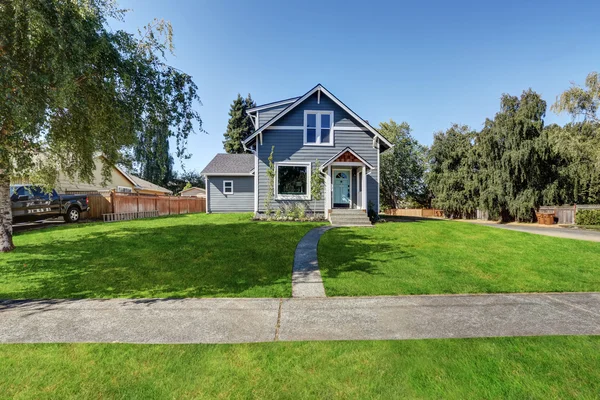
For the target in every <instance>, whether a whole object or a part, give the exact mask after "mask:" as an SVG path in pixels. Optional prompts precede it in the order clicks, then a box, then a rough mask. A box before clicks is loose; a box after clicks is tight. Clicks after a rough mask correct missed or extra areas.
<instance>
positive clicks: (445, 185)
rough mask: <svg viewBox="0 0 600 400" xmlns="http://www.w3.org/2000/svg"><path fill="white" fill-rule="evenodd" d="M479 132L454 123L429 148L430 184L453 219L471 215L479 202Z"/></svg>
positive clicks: (438, 202) (438, 205) (437, 200)
mask: <svg viewBox="0 0 600 400" xmlns="http://www.w3.org/2000/svg"><path fill="white" fill-rule="evenodd" d="M475 137H476V133H475V132H474V131H473V130H471V128H469V127H468V126H466V125H458V124H455V125H452V126H451V127H450V128H448V129H447V130H446V131H445V132H438V133H436V134H435V135H434V138H433V144H432V145H431V148H430V149H429V171H428V174H427V183H428V186H429V189H430V190H431V192H432V194H433V201H432V203H433V205H434V206H435V207H436V208H441V209H443V210H444V212H445V213H446V215H447V216H448V217H451V218H460V217H471V216H473V215H474V214H475V212H476V210H477V203H478V201H479V182H478V162H477V154H476V149H475Z"/></svg>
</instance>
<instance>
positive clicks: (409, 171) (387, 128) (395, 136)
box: [379, 120, 427, 208]
mask: <svg viewBox="0 0 600 400" xmlns="http://www.w3.org/2000/svg"><path fill="white" fill-rule="evenodd" d="M379 132H380V133H381V134H382V135H383V136H384V137H385V138H386V139H388V140H389V141H390V142H391V143H392V144H393V145H394V147H393V148H392V149H391V150H388V151H386V152H384V153H383V154H382V155H381V160H380V168H381V173H380V176H381V188H380V190H381V195H382V202H383V203H384V204H385V205H386V206H388V207H390V208H399V207H400V206H401V203H407V202H417V203H421V202H423V201H425V200H424V199H425V198H426V197H427V191H426V187H425V180H424V174H425V170H426V169H427V160H426V150H427V149H426V147H425V146H423V145H421V144H419V142H418V141H417V140H416V139H414V138H413V137H412V135H411V129H410V125H408V123H406V122H402V123H401V124H397V123H396V122H395V121H393V120H390V122H382V123H380V124H379Z"/></svg>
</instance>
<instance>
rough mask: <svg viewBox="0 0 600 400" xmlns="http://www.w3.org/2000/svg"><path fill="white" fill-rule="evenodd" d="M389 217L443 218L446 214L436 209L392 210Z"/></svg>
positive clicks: (388, 211) (389, 211)
mask: <svg viewBox="0 0 600 400" xmlns="http://www.w3.org/2000/svg"><path fill="white" fill-rule="evenodd" d="M386 214H387V215H393V216H395V217H443V216H444V212H443V211H442V210H438V209H435V208H390V209H389V210H387V211H386Z"/></svg>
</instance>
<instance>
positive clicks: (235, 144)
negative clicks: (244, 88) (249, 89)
mask: <svg viewBox="0 0 600 400" xmlns="http://www.w3.org/2000/svg"><path fill="white" fill-rule="evenodd" d="M252 107H256V103H255V102H254V100H252V96H250V94H248V97H246V98H245V99H244V98H243V97H242V96H240V94H239V93H238V95H237V98H236V99H235V100H234V101H233V103H231V107H230V109H229V121H228V122H227V131H226V132H225V133H224V134H223V136H224V137H225V140H224V141H223V148H224V149H225V151H226V152H227V153H230V154H234V153H244V152H245V150H244V146H243V145H242V141H243V140H245V139H246V138H247V137H248V136H250V135H252V134H253V133H254V124H253V123H252V120H251V119H250V117H249V116H248V115H247V114H246V110H247V109H249V108H252Z"/></svg>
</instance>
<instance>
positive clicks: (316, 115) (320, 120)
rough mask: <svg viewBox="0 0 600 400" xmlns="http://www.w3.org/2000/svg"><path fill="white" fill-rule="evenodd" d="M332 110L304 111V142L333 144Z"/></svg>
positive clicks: (324, 144)
mask: <svg viewBox="0 0 600 400" xmlns="http://www.w3.org/2000/svg"><path fill="white" fill-rule="evenodd" d="M332 128H333V111H304V144H309V145H323V146H332V145H333V129H332Z"/></svg>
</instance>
